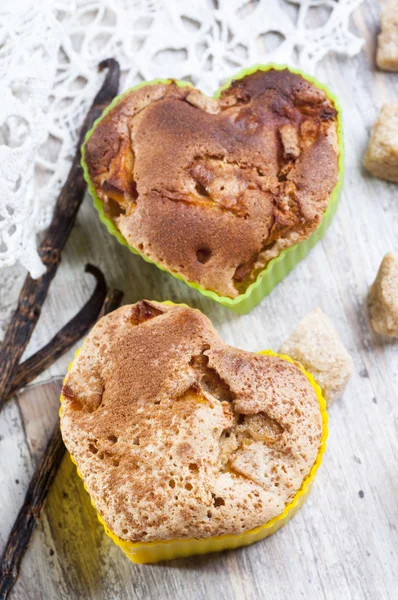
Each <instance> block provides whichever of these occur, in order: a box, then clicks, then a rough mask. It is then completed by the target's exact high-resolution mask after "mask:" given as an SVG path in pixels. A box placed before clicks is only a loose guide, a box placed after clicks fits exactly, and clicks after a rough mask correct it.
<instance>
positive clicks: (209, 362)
mask: <svg viewBox="0 0 398 600" xmlns="http://www.w3.org/2000/svg"><path fill="white" fill-rule="evenodd" d="M316 389H318V388H316V387H315V386H314V385H313V384H312V383H311V379H310V376H307V375H306V374H305V372H303V371H302V370H301V369H300V368H299V367H298V366H297V365H296V364H294V363H293V362H289V361H288V360H286V359H282V358H280V357H278V356H276V355H272V356H268V355H261V354H254V353H250V352H245V351H242V350H238V349H235V348H232V347H230V346H227V345H226V344H224V343H222V342H221V341H220V339H219V337H218V335H217V333H216V332H215V330H214V329H213V327H212V324H211V323H210V321H209V320H208V319H207V318H206V317H205V316H204V315H203V314H202V313H201V312H199V311H198V310H193V309H191V308H188V307H186V306H183V305H165V304H161V303H156V302H148V301H141V302H138V303H137V304H135V305H132V306H124V307H122V308H120V309H118V310H116V311H115V312H113V313H112V314H110V315H107V316H105V317H103V318H102V319H101V320H100V321H99V322H98V323H97V324H96V325H95V326H94V328H93V330H92V331H91V333H90V334H89V336H88V337H87V338H86V340H85V342H84V344H83V347H82V349H81V351H80V353H79V354H78V355H77V357H76V358H75V360H74V362H73V364H72V367H71V369H70V371H69V373H68V375H67V376H66V378H65V381H64V385H63V390H62V396H63V402H62V410H61V428H62V436H63V439H64V442H65V444H66V447H67V449H68V450H69V452H70V453H71V455H72V456H73V459H74V461H75V462H76V464H77V467H78V469H79V472H80V474H81V476H82V478H83V479H84V482H85V485H86V487H87V490H88V492H89V494H90V496H91V499H92V501H93V504H94V506H95V508H96V510H97V511H98V513H99V515H100V517H101V519H102V520H103V522H104V523H105V525H106V527H107V529H108V533H109V532H111V535H112V536H113V538H114V539H115V537H116V539H117V543H119V545H121V546H122V547H123V544H130V546H129V547H130V549H131V543H133V544H137V543H138V544H139V543H144V544H145V543H147V542H154V541H162V542H164V541H165V540H177V541H178V543H179V544H181V540H188V539H191V540H192V538H195V539H196V540H203V539H210V538H212V537H213V536H224V535H226V534H233V535H240V534H242V533H243V532H246V531H249V530H252V529H253V528H255V527H257V526H260V525H262V524H264V523H268V522H269V521H270V520H271V519H274V518H276V517H278V516H279V515H281V514H282V513H283V511H284V510H285V508H286V507H287V506H288V505H289V503H290V502H291V501H292V499H293V498H295V495H296V494H298V493H301V492H300V490H301V488H302V486H303V482H304V480H306V479H307V478H308V477H309V475H310V473H313V469H314V464H315V462H316V461H318V460H319V458H318V457H319V452H320V447H321V444H322V443H323V442H321V439H323V435H324V434H323V431H324V430H323V421H322V418H323V413H322V410H323V409H322V406H321V402H320V400H319V394H318V392H317V391H316ZM257 539H259V538H257ZM115 541H116V540H115ZM251 541H256V538H255V537H253V539H252V540H251ZM242 543H250V541H246V542H243V541H242ZM234 544H235V546H231V547H236V546H237V545H240V544H239V543H238V541H236V540H235V542H234ZM163 547H164V544H163ZM167 547H169V546H167ZM224 547H225V546H224ZM124 548H126V546H124ZM151 548H153V546H151ZM217 549H220V548H217ZM125 551H126V550H125ZM202 551H203V550H202ZM167 556H168V558H170V555H167ZM130 558H131V552H130ZM141 562H142V560H141Z"/></svg>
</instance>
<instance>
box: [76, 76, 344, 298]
mask: <svg viewBox="0 0 398 600" xmlns="http://www.w3.org/2000/svg"><path fill="white" fill-rule="evenodd" d="M338 131H339V127H338V110H337V108H336V105H335V103H334V100H332V99H331V98H329V96H328V95H327V93H326V92H325V91H324V90H323V89H321V88H320V87H319V88H318V87H317V86H316V85H315V84H314V83H313V82H312V81H308V80H307V79H305V78H304V77H302V76H301V75H299V74H297V73H293V72H290V71H289V70H288V69H283V70H275V69H269V70H268V71H263V70H258V71H255V72H253V73H250V74H248V75H246V76H244V77H243V78H241V79H237V80H235V81H233V82H232V83H231V85H230V86H229V87H227V88H225V89H223V90H222V91H221V93H220V95H219V97H217V98H207V97H206V96H204V95H203V94H202V93H201V92H200V91H199V90H194V89H192V87H190V86H187V85H184V86H181V85H178V83H177V82H173V81H170V82H166V83H156V84H146V85H143V86H141V87H140V88H139V89H135V90H131V91H129V92H127V93H126V94H124V95H123V96H121V98H120V100H119V101H118V102H117V103H116V104H115V105H114V106H113V108H112V109H111V110H110V111H109V112H107V114H106V115H105V116H104V118H103V119H101V121H100V122H99V123H98V124H97V125H96V126H95V128H94V131H93V132H92V134H91V135H90V137H89V139H88V140H87V142H86V144H85V149H84V164H85V169H86V172H87V177H88V181H89V185H90V189H91V191H92V193H93V195H94V198H95V199H96V205H99V206H100V207H101V209H100V210H101V211H102V213H103V215H104V221H105V222H106V223H107V227H108V229H109V230H111V231H116V232H117V235H118V239H120V237H121V236H122V238H123V240H124V243H127V244H128V246H129V247H130V248H132V249H133V250H136V251H138V252H139V253H140V254H141V255H142V256H144V257H145V258H147V259H149V260H150V261H152V262H154V263H156V264H157V265H158V266H159V265H160V266H161V268H163V269H166V270H167V271H169V272H170V273H172V274H174V275H177V276H179V277H182V278H183V279H184V280H185V281H186V282H190V283H191V284H197V285H199V286H201V288H203V289H205V290H210V291H212V292H215V293H216V294H217V295H218V296H222V297H226V298H237V297H238V296H239V295H242V294H244V293H245V291H246V290H247V288H248V287H249V286H250V284H252V283H253V282H254V281H256V280H257V278H258V276H259V273H260V272H262V271H263V270H264V269H265V268H266V266H267V265H268V263H269V262H270V260H271V259H273V258H275V257H276V256H278V255H280V254H281V252H282V251H283V250H285V249H286V248H289V247H291V246H294V245H296V244H298V243H299V242H303V241H305V240H307V239H308V238H309V236H310V234H311V233H312V232H313V231H314V230H316V229H317V228H318V226H319V225H320V223H321V221H322V218H323V215H324V213H325V211H326V209H327V208H328V206H329V203H330V201H331V198H332V197H333V191H334V189H335V187H336V184H337V182H338V180H339V156H340V150H339V134H338ZM100 214H101V213H100Z"/></svg>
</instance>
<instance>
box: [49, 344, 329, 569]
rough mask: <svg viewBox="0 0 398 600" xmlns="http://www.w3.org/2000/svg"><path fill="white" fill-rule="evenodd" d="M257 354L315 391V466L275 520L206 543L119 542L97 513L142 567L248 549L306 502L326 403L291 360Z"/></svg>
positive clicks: (324, 428) (325, 421) (320, 452)
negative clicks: (290, 368)
mask: <svg viewBox="0 0 398 600" xmlns="http://www.w3.org/2000/svg"><path fill="white" fill-rule="evenodd" d="M78 353H79V350H78V351H77V352H76V354H75V357H76V356H77V354H78ZM259 354H266V355H269V356H279V358H282V359H283V360H287V361H288V362H290V363H293V364H295V365H297V366H298V367H299V369H301V371H302V372H303V373H304V375H305V376H306V378H307V379H308V381H309V382H310V384H311V385H312V387H313V388H314V391H315V393H316V396H317V398H318V401H319V407H320V411H321V416H322V435H321V441H320V444H319V450H318V454H317V457H316V460H315V462H314V464H313V465H312V467H311V469H310V472H309V473H308V475H307V476H306V477H305V479H304V480H303V483H302V485H301V488H300V489H299V491H298V492H297V493H296V494H295V496H294V497H293V499H292V500H291V502H289V504H287V505H286V506H285V509H284V511H283V512H282V513H281V514H280V515H278V516H277V517H274V518H273V519H271V520H270V521H268V522H267V523H265V524H264V525H260V526H259V527H256V528H255V529H251V530H250V531H245V532H244V533H241V534H238V535H236V534H227V535H220V536H213V537H210V538H205V539H193V538H191V539H175V540H163V541H154V542H129V541H126V540H122V539H121V538H119V537H118V536H117V535H116V534H115V533H113V531H111V530H110V529H109V527H108V526H107V525H106V523H105V521H104V520H103V519H102V517H101V515H99V514H98V512H97V517H98V520H99V522H100V523H101V524H102V525H103V527H104V529H105V533H106V534H107V535H108V536H109V537H110V538H111V539H112V540H113V541H114V542H115V544H117V545H118V546H119V547H120V548H121V549H122V550H123V552H124V553H125V555H126V556H127V557H128V558H129V559H130V560H131V561H132V562H134V563H137V564H143V563H155V562H159V561H162V560H172V559H174V558H180V557H183V556H185V557H186V556H193V555H195V554H207V553H209V552H220V551H222V550H232V549H234V548H239V547H240V546H248V545H250V544H253V543H254V542H259V541H260V540H262V539H264V538H266V537H268V536H270V535H272V534H273V533H275V532H276V531H278V529H280V528H281V527H283V526H284V525H286V523H287V522H288V521H289V520H290V519H291V518H292V517H293V516H294V515H295V514H296V512H297V511H298V510H299V508H301V507H302V506H303V504H304V502H305V501H306V499H307V497H308V495H309V493H310V491H311V488H312V484H313V482H314V479H315V475H316V472H317V470H318V468H319V465H320V464H321V462H322V456H323V453H324V452H325V449H326V438H327V435H328V416H327V411H326V402H325V399H324V397H323V395H322V392H321V389H320V387H319V385H318V384H317V383H316V381H315V379H314V378H313V376H312V375H311V374H310V373H308V372H307V371H306V370H305V369H304V368H303V366H302V365H301V364H300V363H298V362H296V361H294V360H292V359H291V358H290V357H289V356H285V355H283V354H277V353H276V352H272V350H263V351H261V352H259ZM72 364H73V362H72V363H71V364H70V365H69V368H68V370H70V369H71V368H72ZM63 401H64V399H63V397H62V395H61V408H60V415H61V414H62V403H63ZM70 457H71V459H72V461H73V463H74V464H75V465H76V469H77V473H78V475H79V477H81V479H82V480H83V483H84V478H83V476H82V474H81V473H80V471H79V469H78V468H77V464H76V461H75V459H74V458H73V456H72V455H70ZM84 487H85V490H86V491H87V492H88V490H87V487H86V484H85V483H84ZM90 500H91V504H92V505H93V507H94V508H95V504H94V502H93V499H92V498H91V496H90Z"/></svg>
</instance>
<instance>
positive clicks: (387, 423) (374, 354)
mask: <svg viewBox="0 0 398 600" xmlns="http://www.w3.org/2000/svg"><path fill="white" fill-rule="evenodd" d="M378 18H379V7H378V3H377V2H376V1H371V0H369V1H368V2H366V3H365V4H364V5H362V7H361V8H360V9H359V10H357V11H356V13H355V16H354V23H353V26H354V27H355V28H357V30H358V31H359V33H360V34H361V35H362V36H363V37H364V38H365V48H364V51H363V52H362V53H361V54H360V55H358V56H356V57H354V58H352V59H339V58H338V57H337V56H330V57H328V58H327V59H326V60H324V62H323V65H321V67H320V69H319V71H318V77H319V78H320V79H321V80H323V81H325V82H326V83H328V84H329V85H330V86H331V87H332V88H333V89H334V91H335V92H336V93H337V94H338V95H339V97H340V99H341V102H342V105H343V109H344V122H345V142H346V155H347V156H346V179H345V186H344V192H343V196H342V200H341V204H340V207H339V209H338V213H337V216H336V218H335V220H334V222H333V224H332V226H331V228H330V229H329V231H328V232H327V234H326V236H325V238H324V240H323V241H322V243H320V244H318V246H317V247H316V248H315V249H314V250H313V251H312V252H311V254H310V255H309V256H308V257H307V259H306V260H305V261H304V262H302V263H301V264H300V265H299V266H298V267H297V268H296V269H295V271H294V272H293V273H291V274H290V275H289V276H288V277H287V278H286V279H285V280H284V281H283V282H282V283H281V284H280V285H279V286H278V287H277V288H276V289H275V290H274V291H273V292H272V293H271V295H270V296H268V297H267V298H266V299H265V300H264V301H263V302H262V304H261V305H260V306H259V307H257V308H256V309H255V310H253V311H252V313H251V314H249V315H246V316H242V317H239V316H237V315H234V314H233V313H231V312H229V311H227V310H226V309H224V308H222V307H219V306H217V305H216V304H214V303H212V302H211V301H209V300H206V299H204V298H203V297H201V296H200V295H198V294H197V293H195V292H194V291H193V290H190V289H189V288H188V287H186V286H184V285H183V284H182V283H180V282H178V281H176V280H175V279H173V278H171V277H170V276H167V275H166V274H164V273H161V272H159V271H158V270H157V269H156V268H155V267H152V266H150V265H148V264H146V263H144V262H143V261H142V260H141V259H140V258H138V257H136V256H133V255H132V254H131V253H130V252H129V251H128V250H127V249H126V248H123V247H121V246H119V245H118V244H117V242H116V241H115V240H114V239H113V238H111V237H110V236H108V235H107V234H106V232H105V230H104V228H103V226H102V225H101V224H100V223H99V221H98V219H97V217H96V215H95V214H94V210H93V208H92V204H91V201H90V199H89V198H88V197H87V198H86V199H85V202H84V205H83V207H82V209H81V211H80V214H79V218H78V221H77V224H76V227H75V229H74V231H73V233H72V235H71V238H70V241H69V243H68V245H67V248H66V250H65V252H64V254H63V260H62V265H61V267H60V269H59V273H58V274H57V276H56V279H55V281H54V283H53V285H52V287H51V291H50V294H49V297H48V300H47V301H46V304H45V307H44V310H43V314H42V317H41V319H40V322H39V325H38V327H37V330H36V331H35V334H34V337H33V339H32V341H31V344H30V349H31V350H32V349H33V348H36V347H38V345H40V344H41V343H44V342H45V341H46V340H47V339H49V337H50V335H52V334H53V333H54V332H55V331H56V330H57V329H58V328H59V327H60V325H62V323H63V322H66V320H67V319H68V318H70V317H71V316H72V315H73V314H74V313H75V312H76V311H77V309H78V308H79V307H80V306H81V305H82V303H83V301H84V300H85V299H86V298H87V297H88V296H89V293H90V291H91V289H92V287H93V281H91V280H90V276H89V275H85V274H84V273H83V265H84V264H85V263H86V262H93V263H95V264H98V265H99V266H100V267H101V268H102V269H103V270H104V272H105V274H106V277H107V279H108V281H109V284H110V285H112V286H114V287H119V288H122V289H123V290H125V292H126V295H125V301H126V302H135V301H136V300H138V299H140V298H149V299H151V298H152V299H156V300H164V299H172V300H175V301H177V302H187V303H189V304H191V305H192V306H195V307H198V308H200V309H201V310H203V311H204V313H205V314H206V315H208V316H209V317H210V318H211V319H212V321H213V323H214V325H215V326H216V328H217V329H218V330H219V332H220V334H221V337H222V338H223V339H224V341H225V342H227V343H230V344H232V345H235V346H238V347H240V348H244V349H247V350H252V351H256V350H260V349H264V348H272V349H274V350H277V349H278V347H279V345H280V343H281V342H282V341H283V340H284V339H285V337H286V336H287V335H288V334H289V333H290V332H291V331H292V329H293V328H294V327H295V325H296V324H297V322H298V321H299V319H300V318H301V317H302V316H303V315H304V314H305V313H307V312H308V311H310V310H311V309H312V308H313V307H314V306H316V305H318V306H321V307H322V308H323V310H324V311H325V312H326V313H327V314H328V315H329V316H330V317H331V319H332V320H333V322H334V324H335V326H336V328H337V329H338V331H339V333H340V335H341V337H342V339H343V341H344V343H345V345H346V347H347V348H348V350H349V352H350V354H351V355H352V357H353V359H354V363H355V367H354V373H353V376H352V379H351V381H350V384H349V387H348V388H347V391H346V393H345V395H344V398H343V399H341V400H340V401H338V402H336V403H335V404H334V405H333V406H332V407H331V409H330V412H329V417H330V435H329V440H328V447H327V452H326V455H325V457H324V461H323V465H322V467H321V469H320V471H319V474H318V476H317V480H316V483H315V485H314V489H313V491H312V494H311V496H310V498H309V500H308V501H307V503H306V505H305V506H304V508H303V509H302V510H301V511H300V512H299V513H298V514H297V516H296V517H295V518H294V519H293V520H292V521H291V522H290V523H289V524H288V525H287V526H286V527H285V528H284V529H282V530H281V531H280V532H278V533H277V534H275V535H274V536H273V537H271V538H269V539H268V540H265V541H263V542H260V543H258V544H256V545H254V546H251V547H248V548H244V549H240V550H237V551H233V552H224V553H222V554H218V555H217V554H213V555H208V556H204V557H200V558H195V557H194V558H189V559H184V560H175V561H173V562H170V563H165V564H160V565H153V566H151V565H147V566H137V565H133V564H132V563H130V562H129V561H128V560H127V558H125V556H124V555H123V554H122V552H121V551H120V550H119V549H118V548H117V547H116V546H115V545H114V544H113V543H112V542H111V540H110V539H109V538H108V537H107V536H106V535H105V533H104V532H103V529H102V527H101V525H100V524H99V522H98V521H97V519H96V516H95V512H94V510H93V509H92V507H91V505H90V502H89V498H88V495H87V494H86V492H85V491H84V489H83V485H82V483H81V481H80V480H79V478H78V477H77V475H76V472H75V468H74V466H73V465H72V463H71V461H70V459H69V457H68V456H66V457H65V460H64V462H63V464H62V468H61V470H60V472H59V473H58V476H57V478H56V482H55V484H54V486H53V488H52V490H51V493H50V496H49V498H48V502H47V505H46V508H45V510H44V512H43V515H42V518H41V521H40V525H39V527H38V529H37V531H36V532H35V534H34V536H33V541H32V544H31V546H30V548H29V550H28V552H27V554H26V556H25V559H24V561H23V565H22V570H21V574H20V577H19V580H18V582H17V584H16V586H15V588H14V590H13V592H12V594H11V597H12V598H13V600H38V599H43V600H48V599H55V598H56V599H58V598H59V599H66V598H68V599H73V600H75V599H76V600H77V599H79V600H80V599H95V600H99V599H101V600H116V599H117V600H123V599H140V600H143V599H158V598H161V599H163V598H165V599H173V600H185V599H195V600H202V599H203V600H204V599H213V598H217V599H218V600H222V599H228V600H231V599H243V598H244V599H246V598H247V599H258V598H272V599H273V600H279V599H285V598H289V599H291V598H293V599H296V598H309V599H322V598H328V599H336V600H339V599H342V600H343V599H344V600H349V599H361V600H362V599H364V598H365V599H375V600H380V599H382V600H384V599H388V598H397V597H398V459H397V454H398V453H397V447H398V446H397V439H398V436H397V433H398V427H397V423H398V413H397V407H398V392H397V390H398V344H397V343H394V342H392V341H388V340H386V339H383V338H382V337H380V336H378V335H376V334H375V333H374V332H373V331H372V330H371V329H369V319H368V314H367V307H366V306H367V304H366V297H367V292H368V287H369V285H370V283H371V282H372V281H373V279H374V277H375V274H376V271H377V268H378V266H379V264H380V261H381V259H382V257H383V255H384V254H385V253H386V252H387V251H389V250H391V249H393V248H394V247H395V248H397V247H398V186H397V185H393V184H387V183H385V182H382V181H378V180H377V179H373V178H371V177H369V176H368V175H367V174H366V173H365V172H364V171H363V169H362V167H361V161H362V156H363V153H364V149H365V146H366V143H367V139H368V134H369V130H370V127H371V124H372V123H373V121H374V119H375V117H376V115H377V112H378V110H379V108H380V107H381V105H382V104H383V103H384V102H385V101H394V100H395V101H398V73H397V74H390V75H389V74H385V73H381V72H377V71H376V70H375V67H374V52H375V36H376V33H377V29H378ZM59 315H62V323H61V322H60V318H59ZM28 353H29V349H28ZM72 355H73V353H70V354H69V356H66V357H65V358H63V359H61V360H60V361H59V362H58V363H57V364H56V365H54V366H53V367H52V368H51V369H50V370H49V371H48V372H47V373H46V374H45V375H44V377H42V378H41V379H42V380H44V379H45V380H47V381H48V380H49V378H50V377H52V378H53V379H52V381H51V382H50V383H47V384H46V385H41V386H36V387H31V388H29V389H28V390H26V391H25V392H23V393H21V394H19V395H18V397H17V398H16V399H14V400H13V401H12V402H10V403H9V404H8V406H7V407H6V409H5V410H4V411H3V413H2V414H1V415H0V481H1V496H0V497H1V504H0V507H1V510H0V551H1V549H2V547H3V546H4V544H5V541H6V539H7V536H8V533H9V530H10V528H11V525H12V523H13V521H14V519H15V516H16V514H17V512H18V509H19V507H20V505H21V503H22V501H23V497H24V493H25V490H26V487H27V484H28V481H29V479H30V477H31V475H32V473H33V470H34V468H35V465H36V464H37V461H38V459H39V458H40V456H41V454H42V451H43V448H44V446H45V443H46V439H47V437H48V435H49V432H50V431H51V428H52V425H53V423H54V422H55V418H56V413H57V409H58V396H59V389H60V379H59V375H60V374H61V373H63V372H65V370H66V366H67V364H68V362H69V360H70V359H71V357H72Z"/></svg>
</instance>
